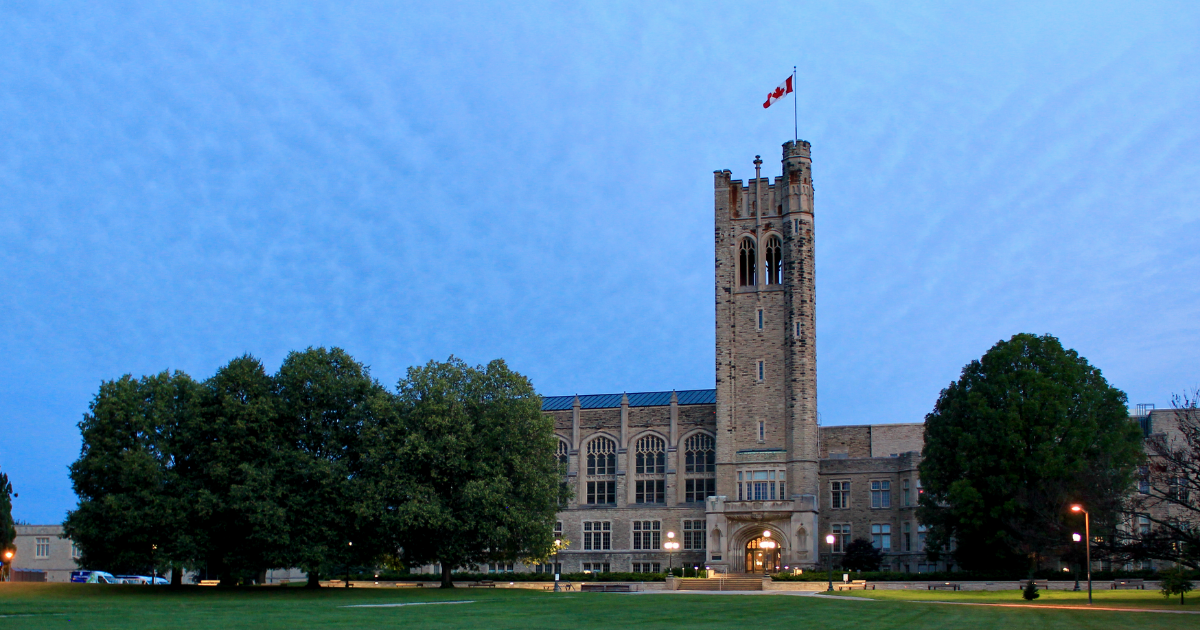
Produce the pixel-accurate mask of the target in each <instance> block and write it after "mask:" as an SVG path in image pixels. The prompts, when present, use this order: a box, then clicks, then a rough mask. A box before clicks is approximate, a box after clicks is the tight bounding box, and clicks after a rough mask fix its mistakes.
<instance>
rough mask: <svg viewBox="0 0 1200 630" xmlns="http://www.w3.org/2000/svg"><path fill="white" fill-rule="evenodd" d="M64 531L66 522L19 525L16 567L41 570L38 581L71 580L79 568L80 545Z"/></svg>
mask: <svg viewBox="0 0 1200 630" xmlns="http://www.w3.org/2000/svg"><path fill="white" fill-rule="evenodd" d="M62 533H63V527H62V525H17V538H16V540H15V541H13V547H14V549H13V551H14V554H13V559H12V568H13V571H25V572H40V573H41V574H42V575H40V576H38V578H39V579H38V580H37V581H46V582H70V581H71V571H76V570H78V569H79V566H78V565H77V564H76V563H75V560H76V559H77V558H79V549H78V548H77V547H76V546H75V544H74V543H72V542H71V541H70V540H69V539H66V538H63V537H62ZM42 577H44V580H43V579H41V578H42Z"/></svg>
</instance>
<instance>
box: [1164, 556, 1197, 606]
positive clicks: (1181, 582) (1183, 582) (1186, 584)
mask: <svg viewBox="0 0 1200 630" xmlns="http://www.w3.org/2000/svg"><path fill="white" fill-rule="evenodd" d="M1159 587H1160V588H1161V589H1162V594H1163V597H1170V596H1172V595H1178V596H1179V605H1180V606H1182V605H1183V596H1184V595H1185V594H1187V592H1188V591H1191V590H1192V589H1193V588H1195V585H1194V584H1192V581H1191V580H1189V579H1188V577H1187V574H1186V573H1184V572H1183V567H1182V566H1180V565H1175V567H1174V568H1171V569H1168V570H1167V571H1164V572H1163V575H1162V580H1161V582H1160V583H1159Z"/></svg>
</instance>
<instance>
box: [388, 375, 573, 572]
mask: <svg viewBox="0 0 1200 630" xmlns="http://www.w3.org/2000/svg"><path fill="white" fill-rule="evenodd" d="M374 440H375V443H374V444H373V446H372V454H371V456H372V459H373V461H372V462H371V466H370V469H371V470H373V471H375V473H376V475H377V476H376V478H375V479H376V482H377V487H378V488H379V491H380V493H381V496H382V497H383V506H384V509H383V527H384V531H386V532H387V533H388V534H389V536H390V539H391V540H392V541H394V544H395V545H396V546H397V547H399V548H402V549H403V560H404V562H405V563H407V564H408V565H409V566H417V565H421V564H427V563H434V562H436V563H440V564H441V573H442V587H443V588H450V587H453V583H452V581H451V572H452V571H453V570H454V569H456V568H462V567H466V566H470V565H472V564H476V563H482V562H489V561H515V560H517V559H520V558H522V557H542V556H544V555H545V554H547V553H548V551H549V550H550V548H551V547H552V545H553V544H554V540H553V527H554V520H555V513H556V511H557V510H558V505H559V494H560V487H559V472H558V467H557V464H556V462H555V460H554V451H555V438H554V427H553V422H552V420H551V419H550V418H549V417H548V416H545V415H543V414H542V412H541V399H540V398H539V397H538V395H537V394H536V393H535V392H534V389H533V386H532V385H531V384H530V382H529V380H528V379H526V378H525V377H524V376H521V375H520V374H518V373H516V372H513V371H511V370H509V369H508V366H507V365H505V363H504V361H501V360H496V361H492V362H491V363H489V364H488V365H487V366H486V367H483V366H477V367H469V366H467V365H466V364H465V363H464V362H463V361H461V360H459V359H456V358H454V357H450V359H449V360H448V361H446V362H444V363H439V362H430V363H428V364H426V365H425V366H423V367H419V368H410V369H409V370H408V374H407V376H406V377H405V378H404V379H403V380H401V381H400V383H399V386H398V393H397V413H396V418H395V420H394V421H393V422H389V423H386V424H385V425H384V426H381V428H380V430H379V431H378V432H377V434H376V435H375V436H374Z"/></svg>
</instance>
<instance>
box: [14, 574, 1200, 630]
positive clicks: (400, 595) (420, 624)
mask: <svg viewBox="0 0 1200 630" xmlns="http://www.w3.org/2000/svg"><path fill="white" fill-rule="evenodd" d="M856 595H864V594H863V593H856ZM925 595H926V592H921V591H877V592H867V593H865V596H866V597H867V598H871V599H876V600H882V601H868V600H865V599H859V600H857V601H856V600H846V599H826V598H820V597H799V596H789V595H754V596H739V595H689V594H668V595H646V594H636V595H627V594H619V593H557V594H556V593H543V592H537V591H528V590H517V589H512V590H510V589H496V590H491V589H487V590H484V589H466V588H459V589H454V590H452V591H448V592H447V591H440V590H436V589H434V590H424V589H386V590H385V589H351V590H341V589H337V590H335V589H322V590H321V591H318V592H309V591H305V590H302V589H295V588H291V589H288V588H278V587H274V588H251V589H243V590H222V589H217V588H202V587H190V588H185V589H182V590H180V591H171V590H170V589H167V588H164V587H145V586H141V587H138V586H105V585H98V584H0V630H2V629H4V628H21V629H22V630H34V629H38V628H76V629H82V628H106V629H110V628H111V629H130V630H136V629H139V628H170V629H172V630H185V629H188V628H198V629H199V628H203V629H204V630H213V629H216V628H254V629H256V630H266V629H270V628H287V629H288V630H294V629H295V628H307V627H319V628H405V629H409V628H439V629H452V628H482V629H486V630H502V629H505V628H547V629H550V628H553V629H555V630H563V629H571V630H573V629H576V628H579V629H583V628H626V627H636V628H638V630H648V629H653V628H670V629H673V630H678V629H679V628H688V627H703V628H745V629H754V630H758V629H760V628H780V629H782V628H789V629H791V628H798V627H802V626H812V627H819V628H838V627H866V628H871V629H872V630H876V629H878V630H887V629H889V628H904V629H905V630H911V629H915V628H964V627H969V628H970V629H971V630H986V629H989V628H1030V627H1053V628H1056V629H1058V628H1102V629H1103V630H1119V629H1121V628H1148V627H1150V628H1197V627H1200V616H1195V615H1178V614H1163V613H1145V612H1105V611H1084V610H1057V609H1051V608H1042V609H1038V608H997V607H984V606H947V605H940V604H922V603H914V602H911V601H903V600H905V599H915V598H918V597H923V596H925ZM931 595H936V596H937V599H942V600H951V599H953V600H961V601H993V602H999V601H1003V602H1005V603H1023V601H1024V600H1021V599H1020V595H1019V594H1018V593H1017V592H1016V591H1013V592H1005V593H946V592H940V593H935V594H931ZM1060 595H1061V596H1066V595H1075V594H1073V593H1072V594H1067V593H1053V592H1052V593H1050V594H1048V595H1046V596H1044V597H1043V598H1042V599H1039V600H1037V601H1038V603H1046V604H1054V603H1061V602H1062V601H1078V599H1077V598H1076V599H1075V600H1060V601H1058V602H1056V600H1057V599H1059V598H1060ZM1084 595H1086V593H1085V594H1084ZM1100 596H1101V598H1102V599H1100V600H1099V601H1100V602H1101V603H1102V604H1105V605H1107V604H1111V603H1118V602H1120V603H1123V605H1138V604H1141V603H1145V604H1152V605H1158V606H1162V605H1165V604H1166V601H1165V600H1164V599H1163V598H1162V596H1161V595H1157V594H1155V593H1152V592H1145V593H1141V592H1139V593H1133V592H1131V591H1122V592H1119V594H1118V595H1115V596H1110V595H1109V594H1108V593H1107V592H1106V593H1104V594H1101V595H1100ZM1155 598H1157V599H1155ZM460 600H472V601H473V603H464V604H447V605H420V606H404V607H393V608H344V607H343V606H347V605H354V604H382V603H410V604H411V603H420V602H448V601H460ZM1175 609H1178V604H1175ZM1188 609H1192V610H1200V607H1198V606H1195V605H1189V606H1188Z"/></svg>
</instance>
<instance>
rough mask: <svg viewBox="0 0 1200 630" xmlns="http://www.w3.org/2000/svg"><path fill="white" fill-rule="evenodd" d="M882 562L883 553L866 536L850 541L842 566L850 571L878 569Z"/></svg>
mask: <svg viewBox="0 0 1200 630" xmlns="http://www.w3.org/2000/svg"><path fill="white" fill-rule="evenodd" d="M882 562H883V553H882V552H880V551H879V550H878V549H876V548H875V545H872V544H871V541H869V540H867V539H865V538H855V539H854V540H852V541H850V544H848V545H846V554H845V555H844V556H842V568H843V569H846V570H848V571H878V570H879V565H880V564H881V563H882Z"/></svg>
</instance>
